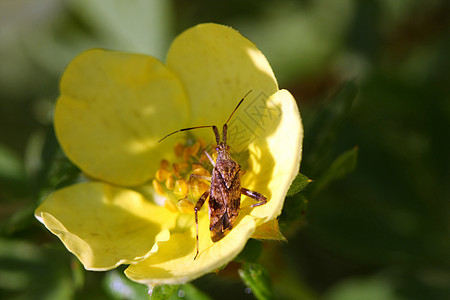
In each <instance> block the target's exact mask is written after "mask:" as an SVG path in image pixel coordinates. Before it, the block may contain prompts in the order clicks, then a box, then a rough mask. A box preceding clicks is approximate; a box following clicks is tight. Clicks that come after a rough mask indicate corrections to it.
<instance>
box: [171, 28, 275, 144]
mask: <svg viewBox="0 0 450 300" xmlns="http://www.w3.org/2000/svg"><path fill="white" fill-rule="evenodd" d="M167 65H168V66H169V67H170V68H171V69H172V70H174V72H175V73H176V74H177V75H178V76H179V78H180V79H181V81H182V82H183V84H184V86H185V87H186V90H187V94H188V97H189V99H190V101H191V102H192V120H193V123H192V124H189V125H192V126H195V125H211V124H217V125H219V126H221V125H222V124H223V123H224V122H225V121H226V119H227V118H228V116H229V115H230V114H231V112H232V111H233V109H234V107H235V106H236V104H237V103H238V102H239V100H240V99H241V98H242V97H243V96H244V95H245V94H246V93H247V92H248V91H250V90H252V92H251V94H250V95H249V96H248V98H249V99H247V100H246V101H248V102H250V101H252V99H254V98H256V97H257V96H258V95H265V97H267V96H269V95H272V94H273V93H275V92H276V91H277V90H278V86H277V82H276V79H275V76H274V74H273V71H272V69H271V67H270V65H269V63H268V62H267V59H266V58H265V57H264V55H263V54H262V53H261V52H260V51H259V50H258V48H256V46H255V45H254V44H253V43H252V42H250V41H249V40H247V39H246V38H244V37H243V36H242V35H241V34H240V33H239V32H237V31H236V30H234V29H232V28H230V27H227V26H223V25H218V24H201V25H197V26H195V27H192V28H190V29H188V30H186V31H184V32H183V33H181V34H180V35H179V36H178V37H177V38H176V39H175V40H174V42H173V43H172V46H171V47H170V50H169V53H168V56H167ZM173 129H174V130H176V129H178V128H176V127H174V128H173ZM196 135H197V133H196ZM198 135H200V136H203V137H204V138H207V141H209V140H211V138H213V137H214V136H213V135H212V132H208V130H206V129H205V130H200V133H199V134H198Z"/></svg>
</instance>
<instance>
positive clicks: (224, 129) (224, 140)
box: [222, 90, 252, 144]
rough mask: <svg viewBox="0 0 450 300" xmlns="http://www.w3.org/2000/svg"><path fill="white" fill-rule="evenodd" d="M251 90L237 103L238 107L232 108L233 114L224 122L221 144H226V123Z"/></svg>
mask: <svg viewBox="0 0 450 300" xmlns="http://www.w3.org/2000/svg"><path fill="white" fill-rule="evenodd" d="M251 91H252V90H250V91H248V92H247V94H245V95H244V97H242V99H241V101H239V103H238V105H236V107H235V108H234V110H233V112H232V113H231V115H230V116H229V117H228V120H227V121H226V122H225V124H223V129H222V135H223V142H224V143H225V144H226V143H227V131H228V125H227V123H228V121H230V119H231V117H232V116H233V115H234V113H235V112H236V110H237V109H238V107H239V106H240V105H241V103H242V102H243V101H244V99H245V97H247V96H248V94H250V92H251Z"/></svg>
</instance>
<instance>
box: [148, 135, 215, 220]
mask: <svg viewBox="0 0 450 300" xmlns="http://www.w3.org/2000/svg"><path fill="white" fill-rule="evenodd" d="M205 146H206V145H205V142H204V141H202V140H201V139H198V140H196V141H195V142H193V141H189V143H187V144H182V143H177V144H176V145H175V146H174V153H175V157H176V158H175V161H172V162H169V161H168V160H165V159H164V160H162V161H161V163H160V165H159V169H158V170H157V171H156V172H155V176H154V179H153V181H152V184H153V188H154V190H155V191H156V192H157V193H158V194H159V195H162V196H163V197H165V198H166V201H165V202H164V207H166V208H167V209H168V210H170V211H179V212H181V213H193V212H194V206H195V203H196V202H197V201H198V199H199V198H200V197H201V195H202V194H203V193H204V192H205V191H207V190H208V189H209V183H208V181H207V180H205V178H210V177H211V172H210V171H209V170H208V169H207V168H208V167H209V168H210V163H209V161H208V159H207V158H204V154H203V149H205ZM193 175H196V176H193ZM198 177H201V178H198Z"/></svg>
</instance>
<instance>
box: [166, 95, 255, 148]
mask: <svg viewBox="0 0 450 300" xmlns="http://www.w3.org/2000/svg"><path fill="white" fill-rule="evenodd" d="M251 91H252V90H250V91H248V92H247V94H245V95H244V97H242V99H241V101H239V103H238V105H236V107H235V108H234V110H233V112H232V113H231V115H230V117H228V120H227V121H226V122H225V124H224V125H223V132H222V133H223V141H224V142H225V143H226V142H227V129H228V126H227V123H228V121H230V119H231V117H232V116H233V115H234V113H235V112H236V110H237V109H238V107H239V106H240V105H241V103H242V102H243V101H244V99H245V97H247V95H248V94H250V92H251ZM198 128H212V129H213V130H214V134H215V135H216V141H217V144H219V142H220V138H219V131H218V130H217V127H216V126H215V125H203V126H195V127H188V128H182V129H178V130H175V131H174V132H171V133H169V134H167V135H166V136H164V137H163V138H162V139H160V140H159V141H158V143H160V142H161V141H163V140H164V139H166V138H168V137H169V136H171V135H173V134H175V133H177V132H182V131H188V130H192V129H198Z"/></svg>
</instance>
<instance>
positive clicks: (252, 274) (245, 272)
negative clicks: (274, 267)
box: [238, 263, 274, 300]
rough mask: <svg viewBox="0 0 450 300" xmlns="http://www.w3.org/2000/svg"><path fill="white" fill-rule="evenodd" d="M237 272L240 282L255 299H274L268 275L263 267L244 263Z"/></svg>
mask: <svg viewBox="0 0 450 300" xmlns="http://www.w3.org/2000/svg"><path fill="white" fill-rule="evenodd" d="M238 272H239V276H240V277H241V279H242V281H244V283H245V284H246V285H247V286H248V287H249V288H250V289H251V291H252V293H253V294H254V295H255V297H256V299H259V300H267V299H274V294H273V290H272V283H271V281H270V277H269V273H268V272H267V270H266V269H265V268H264V267H263V266H261V265H259V264H255V263H244V264H243V265H242V267H241V269H239V271H238Z"/></svg>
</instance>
